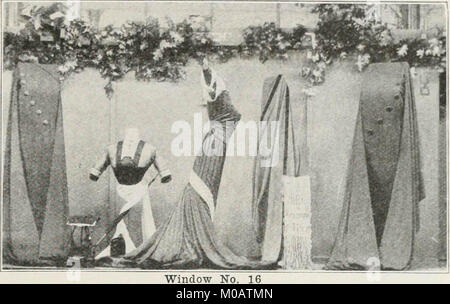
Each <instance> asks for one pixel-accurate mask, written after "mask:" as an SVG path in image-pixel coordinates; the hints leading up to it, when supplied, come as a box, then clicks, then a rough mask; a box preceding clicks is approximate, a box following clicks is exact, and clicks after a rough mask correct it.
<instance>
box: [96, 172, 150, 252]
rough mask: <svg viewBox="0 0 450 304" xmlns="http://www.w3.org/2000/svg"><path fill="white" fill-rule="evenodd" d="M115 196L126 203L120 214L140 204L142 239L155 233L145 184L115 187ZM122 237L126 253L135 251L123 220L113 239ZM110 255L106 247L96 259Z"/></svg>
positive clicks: (108, 248)
mask: <svg viewBox="0 0 450 304" xmlns="http://www.w3.org/2000/svg"><path fill="white" fill-rule="evenodd" d="M116 190H117V194H118V195H119V196H120V197H121V198H122V199H123V200H125V201H126V203H125V205H123V207H122V208H121V209H120V213H119V214H122V213H124V212H126V211H127V210H130V209H131V208H133V207H134V206H135V205H136V204H138V203H140V202H142V221H141V225H142V239H143V240H146V239H148V238H150V237H151V236H152V234H153V233H154V232H155V231H156V227H155V221H154V219H153V214H152V208H151V203H150V197H149V195H148V186H147V184H146V183H145V182H143V181H142V182H140V183H138V184H136V185H121V184H118V185H117V188H116ZM121 234H122V236H123V238H124V240H125V247H126V253H129V252H131V251H133V250H134V249H136V246H135V244H134V243H133V240H132V239H131V237H130V234H129V232H128V229H127V226H126V224H125V221H124V219H122V220H121V221H120V222H119V223H118V224H117V227H116V232H115V233H114V236H113V238H116V237H118V236H119V235H121ZM109 255H110V246H108V247H106V248H105V249H104V250H103V251H102V252H101V253H99V254H98V255H97V256H96V259H99V258H101V257H104V256H109Z"/></svg>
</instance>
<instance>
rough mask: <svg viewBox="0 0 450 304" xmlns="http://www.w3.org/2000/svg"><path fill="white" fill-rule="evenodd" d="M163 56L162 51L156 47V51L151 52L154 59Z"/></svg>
mask: <svg viewBox="0 0 450 304" xmlns="http://www.w3.org/2000/svg"><path fill="white" fill-rule="evenodd" d="M162 57H163V54H162V51H161V50H160V49H157V50H156V51H154V52H153V59H154V60H159V59H161V58H162Z"/></svg>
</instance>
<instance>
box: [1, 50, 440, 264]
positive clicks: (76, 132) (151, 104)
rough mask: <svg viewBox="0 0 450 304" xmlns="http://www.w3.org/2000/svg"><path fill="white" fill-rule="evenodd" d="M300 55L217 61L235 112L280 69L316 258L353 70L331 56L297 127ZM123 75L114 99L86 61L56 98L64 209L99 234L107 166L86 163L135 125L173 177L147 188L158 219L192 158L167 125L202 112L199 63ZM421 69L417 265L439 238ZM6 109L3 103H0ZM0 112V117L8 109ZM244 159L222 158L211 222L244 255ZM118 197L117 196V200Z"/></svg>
mask: <svg viewBox="0 0 450 304" xmlns="http://www.w3.org/2000/svg"><path fill="white" fill-rule="evenodd" d="M303 62H305V59H304V57H303V55H302V54H295V55H293V56H291V58H290V59H289V60H288V61H286V62H279V61H269V62H266V63H265V64H261V63H260V62H258V61H257V60H242V59H233V60H231V61H230V62H228V63H226V64H220V65H217V66H215V68H216V70H217V72H218V73H219V74H220V75H222V76H223V78H224V79H225V81H226V84H227V86H228V89H229V91H230V94H231V97H232V100H233V102H234V104H235V106H236V107H237V108H238V109H239V111H240V112H241V113H242V121H243V122H245V121H248V120H258V117H259V113H260V106H261V100H260V99H261V91H262V84H263V80H264V79H265V78H266V77H269V76H274V75H276V74H279V73H281V74H283V75H285V77H286V78H287V81H288V84H289V86H290V91H291V100H292V107H293V115H294V120H295V122H294V123H295V124H296V126H297V132H300V133H303V134H306V133H305V132H307V136H306V137H305V138H306V140H307V145H308V147H309V164H310V167H309V168H306V169H305V168H302V169H303V170H305V171H306V172H309V174H310V175H311V178H312V195H313V198H312V199H313V203H312V225H313V228H312V229H313V255H314V257H315V258H316V260H319V261H322V260H324V259H326V258H327V257H328V256H329V254H330V251H331V247H332V244H333V241H334V237H335V231H336V230H337V225H338V219H339V215H340V211H341V205H342V200H341V195H342V191H343V189H342V185H343V181H344V172H345V168H346V165H347V161H348V157H349V153H350V147H351V141H352V136H353V131H354V125H355V120H356V111H357V107H358V99H359V94H360V81H361V74H360V73H358V72H357V71H356V69H355V66H354V64H353V63H349V62H341V63H337V64H335V65H333V67H332V68H330V69H329V70H328V71H327V74H326V81H325V83H324V84H323V85H321V86H318V87H316V88H315V91H316V96H314V97H312V98H310V100H309V101H308V102H307V128H306V130H305V128H302V127H301V126H302V121H301V117H304V113H303V112H304V111H305V110H304V109H305V98H304V94H302V93H301V91H302V89H303V88H304V87H305V83H304V81H303V79H302V78H301V77H300V76H299V75H298V74H299V71H300V67H301V65H302V63H303ZM128 76H129V77H127V79H125V80H124V81H121V82H120V83H118V84H117V86H116V93H115V97H114V98H115V100H114V102H111V101H109V100H108V99H107V98H106V97H105V94H104V90H103V86H104V85H105V81H104V80H102V79H101V78H100V76H99V74H98V72H96V71H93V70H86V71H84V72H82V73H80V74H77V75H73V76H72V77H71V78H70V79H68V80H67V81H66V82H65V83H64V89H63V94H62V100H63V113H64V128H65V129H64V130H65V142H66V155H67V158H66V159H67V170H68V182H69V200H70V214H71V215H78V214H83V215H84V214H95V215H98V216H100V217H101V218H102V220H101V223H100V229H98V230H97V232H96V235H95V238H98V237H99V236H100V234H101V232H102V230H103V229H104V227H105V225H106V224H107V223H108V222H109V221H110V220H111V218H112V216H113V215H114V212H115V210H114V209H116V208H117V206H116V203H114V201H116V200H117V198H116V196H115V194H114V187H113V186H114V183H110V181H109V178H110V177H109V172H110V170H108V173H107V174H105V175H104V176H102V177H101V179H100V180H99V181H98V182H97V183H94V182H91V181H89V179H88V171H89V168H90V167H91V166H92V165H93V163H94V162H95V161H96V159H97V157H99V156H100V154H101V152H102V150H103V149H104V147H105V146H106V145H107V144H108V142H109V141H115V140H116V139H119V138H121V137H122V132H123V130H124V128H126V127H127V126H136V127H138V128H139V129H140V131H141V135H142V137H143V139H144V140H147V141H150V142H151V143H153V144H154V145H155V146H156V148H157V149H158V151H159V154H160V155H162V156H163V157H165V158H166V160H167V162H168V164H169V167H170V170H171V171H172V173H173V177H174V179H173V181H172V182H171V183H169V184H160V183H159V181H158V182H156V183H154V184H153V185H152V186H151V188H150V197H151V200H152V203H153V211H154V215H155V220H156V224H157V225H160V224H161V223H162V221H163V220H164V219H165V218H166V217H167V216H168V215H169V212H170V210H171V209H172V208H173V206H174V204H175V203H176V201H177V199H178V198H179V196H180V194H181V190H182V188H183V187H184V186H185V184H186V182H187V180H188V174H189V172H190V169H191V168H192V164H193V159H194V158H193V157H175V156H174V155H172V154H171V152H170V145H171V141H172V140H173V138H175V136H176V134H173V133H171V126H172V124H173V123H174V122H175V121H178V120H185V121H187V122H189V123H192V122H193V119H194V113H202V115H203V117H204V121H205V122H206V113H205V109H204V108H203V107H200V104H201V102H202V101H201V88H200V82H199V76H200V69H199V67H198V66H197V65H195V64H193V63H192V64H191V65H189V66H188V67H187V78H186V80H184V81H181V82H179V83H158V82H150V83H143V82H137V81H135V80H134V77H133V75H128ZM429 77H430V84H429V88H430V95H428V96H422V95H421V94H420V93H419V83H418V82H419V79H420V77H416V78H414V81H415V84H416V85H415V96H416V103H417V110H418V119H419V132H420V137H421V156H422V159H423V172H424V178H425V187H426V199H425V200H424V201H422V203H421V204H420V207H421V221H422V229H421V231H420V233H419V235H418V238H417V242H416V251H415V265H416V267H419V268H420V267H425V266H426V267H434V266H436V265H437V252H438V245H439V237H438V235H439V226H438V222H439V221H438V214H439V209H438V124H439V113H438V109H439V107H438V91H439V90H438V80H437V75H435V74H433V73H432V72H430V73H429ZM10 84H11V73H10V72H5V73H4V88H3V93H4V101H5V102H6V101H8V100H9V93H10ZM114 104H115V106H113V107H111V105H114ZM4 111H6V112H7V111H8V107H7V104H5V107H4ZM5 114H6V113H4V116H3V117H7V115H5ZM3 123H4V124H5V123H6V121H4V122H3ZM111 130H112V131H111ZM110 134H111V135H110ZM110 136H111V140H110V138H109V137H110ZM303 143H304V142H303ZM299 144H302V143H299ZM307 158H308V155H307V154H306V153H303V155H302V161H303V163H307V162H306V161H307ZM252 166H253V160H252V158H251V157H229V158H227V160H226V163H225V168H224V172H223V179H222V181H223V182H222V186H221V188H220V193H219V198H218V209H217V214H216V223H215V224H216V227H217V231H218V233H219V236H220V238H221V239H222V240H223V241H225V242H226V243H227V244H228V245H229V246H230V247H231V248H232V249H233V250H234V251H235V252H236V253H239V254H244V255H248V256H252V255H254V254H256V243H255V240H254V235H253V232H252V229H251V222H250V219H251V190H252V189H251V180H252ZM121 203H122V202H120V201H118V200H117V204H121Z"/></svg>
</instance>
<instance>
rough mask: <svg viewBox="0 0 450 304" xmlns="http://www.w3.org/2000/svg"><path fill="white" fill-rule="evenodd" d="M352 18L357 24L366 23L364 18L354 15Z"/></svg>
mask: <svg viewBox="0 0 450 304" xmlns="http://www.w3.org/2000/svg"><path fill="white" fill-rule="evenodd" d="M352 20H353V22H355V23H356V24H358V25H360V26H363V25H365V24H366V22H365V20H363V19H361V18H355V17H353V18H352Z"/></svg>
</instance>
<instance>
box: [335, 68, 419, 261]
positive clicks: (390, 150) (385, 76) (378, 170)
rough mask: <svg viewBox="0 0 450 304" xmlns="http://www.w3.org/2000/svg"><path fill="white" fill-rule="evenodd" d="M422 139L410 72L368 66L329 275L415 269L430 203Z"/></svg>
mask: <svg viewBox="0 0 450 304" xmlns="http://www.w3.org/2000/svg"><path fill="white" fill-rule="evenodd" d="M418 139H419V137H418V131H417V118H416V108H415V102H414V96H413V91H412V88H411V80H410V72H409V66H408V64H407V63H379V64H372V65H370V66H369V68H368V70H367V72H366V74H365V77H364V81H363V85H362V92H361V99H360V107H359V111H358V117H357V123H356V128H355V134H354V139H353V149H352V154H351V158H350V162H349V167H348V171H347V183H346V190H345V197H344V204H343V210H342V215H341V220H340V224H339V228H338V233H337V236H336V241H335V245H334V248H333V252H332V256H331V258H330V261H329V265H328V268H331V269H336V268H337V269H366V268H368V267H370V266H373V265H374V264H378V261H379V262H380V264H381V267H382V268H383V269H398V270H402V269H407V268H408V267H409V266H410V263H411V260H412V256H413V246H414V237H415V231H416V230H417V229H418V228H419V221H418V219H419V206H418V203H419V202H420V201H421V200H422V199H423V198H424V190H423V181H422V175H421V170H420V157H419V142H418Z"/></svg>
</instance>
